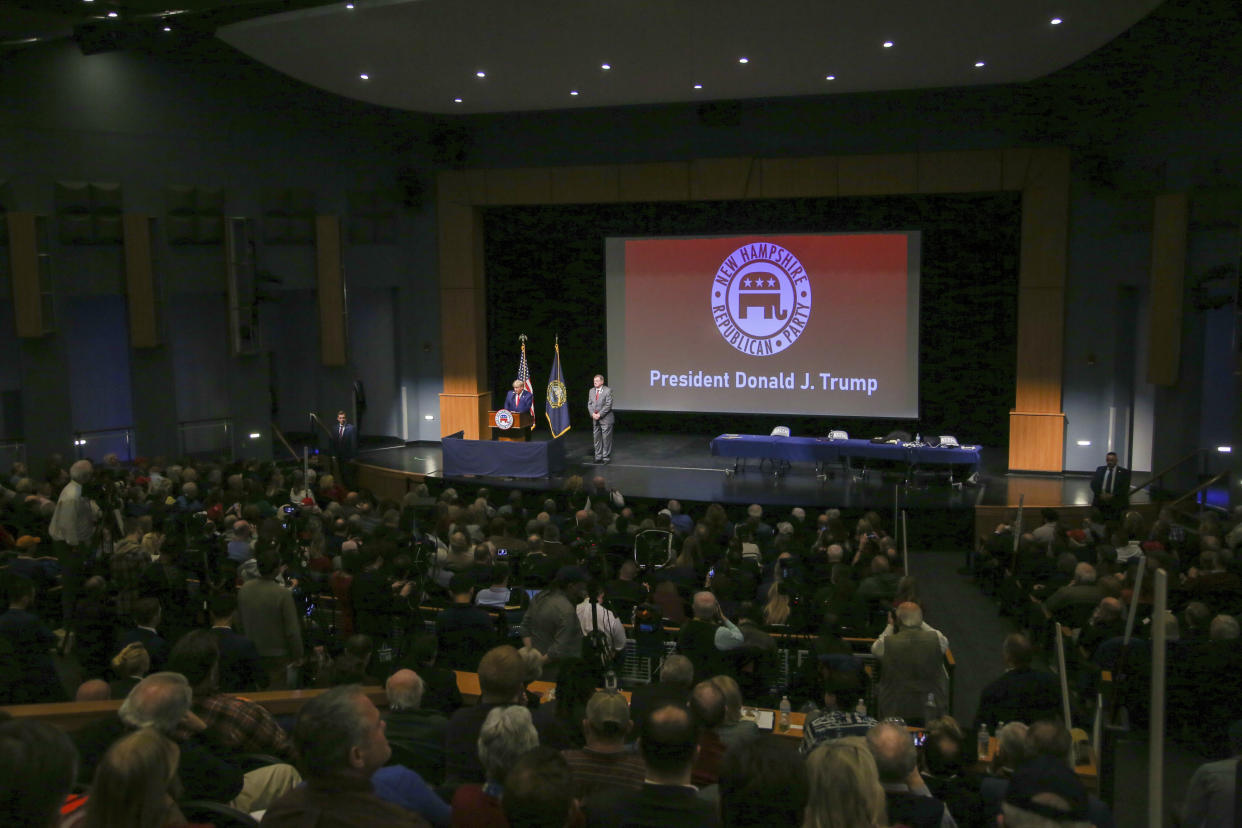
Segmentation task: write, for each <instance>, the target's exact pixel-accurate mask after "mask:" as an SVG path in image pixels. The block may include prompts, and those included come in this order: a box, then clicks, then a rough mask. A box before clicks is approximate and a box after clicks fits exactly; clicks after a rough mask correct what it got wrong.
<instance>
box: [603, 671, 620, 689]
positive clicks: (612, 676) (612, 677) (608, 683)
mask: <svg viewBox="0 0 1242 828" xmlns="http://www.w3.org/2000/svg"><path fill="white" fill-rule="evenodd" d="M604 689H605V690H607V691H608V692H609V693H615V692H617V674H616V672H614V671H612V670H609V671H608V672H606V673H604Z"/></svg>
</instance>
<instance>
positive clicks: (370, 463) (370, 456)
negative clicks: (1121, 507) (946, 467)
mask: <svg viewBox="0 0 1242 828" xmlns="http://www.w3.org/2000/svg"><path fill="white" fill-rule="evenodd" d="M546 435H547V432H546V431H542V432H541V431H536V432H535V439H546ZM716 436H717V435H715V434H699V435H687V434H660V435H656V434H638V433H620V434H617V435H616V439H615V442H614V446H613V459H612V462H611V463H610V464H608V465H596V464H594V463H592V462H591V459H592V449H591V433H590V431H588V430H581V431H580V430H577V429H575V430H573V431H570V432H569V433H568V434H566V435H565V436H564V437H562V438H561V439H562V440H564V441H565V454H566V468H565V471H564V473H562V474H560V475H556V476H553V477H546V478H538V479H518V478H505V477H481V476H480V477H467V478H459V479H454V478H449V477H445V476H444V474H443V458H442V453H441V449H440V444H439V443H411V444H408V445H404V446H394V447H386V448H375V449H369V450H365V451H363V452H362V453H361V454H360V455H359V457H358V463H359V464H360V465H361V466H362V467H363V468H362V469H361V470H360V471H361V472H363V475H364V477H367V478H368V479H374V478H376V477H378V476H381V475H382V473H384V472H386V473H387V475H383V476H387V477H400V478H403V480H404V484H403V485H401V486H400V488H399V490H400V491H401V492H403V491H406V490H408V489H409V488H410V487H411V486H412V485H414V484H416V483H417V482H418V481H421V480H423V479H431V480H442V481H446V482H449V483H453V482H468V483H471V484H474V485H480V484H488V485H494V486H498V487H503V488H519V489H531V490H540V491H547V490H557V489H561V488H563V487H564V485H565V481H566V479H567V478H569V477H571V476H573V475H578V476H581V477H583V478H584V479H586V480H588V481H589V480H591V479H592V478H594V477H603V478H604V479H605V480H606V481H607V482H608V486H609V487H610V488H614V489H618V490H620V491H621V492H622V493H623V494H625V495H628V496H631V497H642V498H653V499H659V500H666V499H668V498H677V499H680V500H691V501H707V502H719V503H741V504H749V503H759V504H762V505H764V506H774V507H775V506H804V507H807V508H819V509H824V508H833V507H835V508H839V509H845V510H850V511H858V510H866V509H882V510H886V511H888V510H891V509H892V508H893V504H894V501H895V500H896V501H897V502H898V503H899V505H900V508H902V509H906V510H909V511H911V512H917V511H923V510H937V511H943V510H950V511H956V510H963V511H975V510H978V509H979V508H981V507H991V508H993V509H994V508H998V507H999V508H1001V509H1004V508H1005V507H1010V506H1016V505H1017V504H1018V502H1019V500H1021V501H1022V502H1023V503H1024V505H1025V506H1027V507H1032V508H1038V507H1041V506H1053V507H1080V508H1083V507H1087V506H1089V505H1090V503H1091V489H1090V486H1089V483H1090V476H1089V475H1087V474H1071V473H1066V474H1060V475H1048V474H1027V475H1023V474H1009V473H1007V472H1006V471H1005V464H1006V460H1007V458H1006V455H1005V450H1004V448H1003V447H987V446H985V447H984V448H983V450H982V462H981V464H980V467H979V475H978V482H977V484H976V485H969V484H968V485H962V486H954V485H951V484H950V483H949V482H948V480H947V478H946V477H945V476H943V475H935V476H933V475H924V474H918V475H915V476H914V477H913V479H911V480H910V481H909V482H906V479H905V477H906V475H905V474H904V473H901V472H898V471H894V470H886V471H877V470H872V471H869V472H867V473H866V474H864V475H858V474H851V473H850V472H848V471H846V470H845V469H843V468H841V467H839V466H838V467H835V468H832V467H829V468H828V469H827V471H828V472H829V474H828V476H827V477H826V478H825V479H819V478H817V476H816V473H815V466H814V464H812V463H805V462H795V463H793V464H791V465H790V467H789V468H787V469H784V471H783V472H782V473H781V474H780V475H774V474H773V473H772V468H771V466H770V465H769V464H764V466H763V468H762V470H761V469H760V467H759V463H758V461H756V460H753V459H752V460H750V461H748V462H747V463H746V464H745V466H744V467H742V468H741V469H739V470H738V471H737V472H736V473H730V472H731V470H732V469H733V465H734V459H733V458H731V457H713V456H712V453H711V448H710V444H711V440H712V438H714V437H716ZM368 471H370V472H371V473H370V474H367V472H368ZM963 477H965V475H964V474H962V473H961V472H960V471H959V472H958V473H957V477H956V479H957V480H959V481H960V480H961V479H962V478H963ZM385 488H386V489H388V490H389V491H391V487H385ZM1133 502H1134V503H1135V504H1143V503H1146V502H1147V500H1146V492H1145V491H1143V492H1137V493H1135V495H1134V497H1133ZM989 511H990V509H989ZM1028 525H1030V526H1033V525H1037V524H1033V523H1028Z"/></svg>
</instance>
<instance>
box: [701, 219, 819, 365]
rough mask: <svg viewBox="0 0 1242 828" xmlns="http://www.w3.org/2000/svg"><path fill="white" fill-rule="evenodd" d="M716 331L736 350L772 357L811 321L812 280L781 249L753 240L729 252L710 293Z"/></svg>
mask: <svg viewBox="0 0 1242 828" xmlns="http://www.w3.org/2000/svg"><path fill="white" fill-rule="evenodd" d="M711 306H712V320H713V321H714V322H715V323H716V330H718V331H720V335H721V336H723V337H724V340H725V342H728V343H729V344H730V345H732V346H733V347H734V348H736V349H737V350H739V351H741V352H742V353H744V354H750V355H751V356H771V355H772V354H779V353H781V352H782V351H784V350H786V349H787V348H788V347H789V346H790V345H793V344H794V342H796V341H797V340H798V337H800V336H802V332H803V331H804V330H806V325H807V322H808V321H809V320H810V318H811V280H810V278H809V276H808V274H807V272H806V271H805V270H804V269H803V267H802V263H801V262H799V261H798V259H797V258H796V257H795V256H794V255H793V254H792V253H790V252H789V251H788V250H786V249H785V248H783V247H781V246H780V245H778V244H771V243H770V242H755V243H753V244H746V245H743V246H741V247H739V248H738V249H737V250H734V251H733V252H732V253H730V254H729V255H728V256H727V257H725V260H724V261H723V262H722V263H721V265H720V267H719V268H718V269H717V270H716V274H715V276H714V277H713V278H712V290H711Z"/></svg>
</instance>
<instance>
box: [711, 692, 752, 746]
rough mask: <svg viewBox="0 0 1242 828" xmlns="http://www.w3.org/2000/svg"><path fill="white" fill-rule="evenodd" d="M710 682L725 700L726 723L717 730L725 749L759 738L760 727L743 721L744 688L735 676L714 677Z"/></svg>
mask: <svg viewBox="0 0 1242 828" xmlns="http://www.w3.org/2000/svg"><path fill="white" fill-rule="evenodd" d="M710 681H711V683H712V686H713V687H715V688H716V689H717V690H719V691H720V695H722V696H724V700H725V716H724V722H723V723H722V724H721V725H719V726H718V727H716V729H715V730H716V735H717V736H719V737H720V741H722V742H724V744H725V747H726V748H731V747H733V746H734V745H737V744H740V743H742V742H745V741H748V740H750V739H753V738H755V737H756V736H758V735H759V725H757V724H755V723H754V722H753V721H742V688H740V687H738V685H737V681H735V680H734V678H733V676H713V677H712V678H711V679H710Z"/></svg>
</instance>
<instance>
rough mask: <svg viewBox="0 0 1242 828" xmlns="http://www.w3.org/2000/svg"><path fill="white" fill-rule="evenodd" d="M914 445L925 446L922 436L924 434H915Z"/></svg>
mask: <svg viewBox="0 0 1242 828" xmlns="http://www.w3.org/2000/svg"><path fill="white" fill-rule="evenodd" d="M914 444H915V445H916V446H921V445H923V435H922V434H919V433H918V432H917V431H916V432H914Z"/></svg>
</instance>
